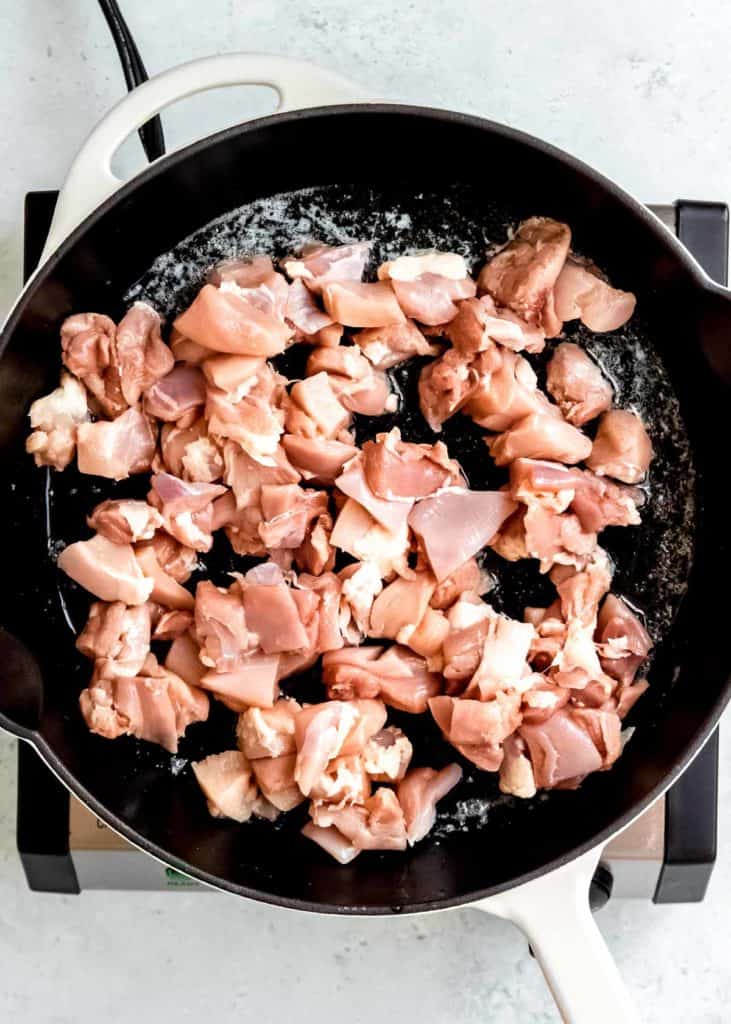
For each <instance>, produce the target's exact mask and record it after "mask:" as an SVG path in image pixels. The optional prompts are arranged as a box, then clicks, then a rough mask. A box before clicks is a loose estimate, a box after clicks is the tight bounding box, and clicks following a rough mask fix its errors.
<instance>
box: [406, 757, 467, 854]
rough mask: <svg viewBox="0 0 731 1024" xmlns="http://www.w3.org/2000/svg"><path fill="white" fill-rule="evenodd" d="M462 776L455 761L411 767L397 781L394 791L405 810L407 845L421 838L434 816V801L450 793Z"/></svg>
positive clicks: (435, 804)
mask: <svg viewBox="0 0 731 1024" xmlns="http://www.w3.org/2000/svg"><path fill="white" fill-rule="evenodd" d="M461 778H462V769H461V768H460V766H459V765H458V764H450V765H447V767H446V768H442V770H441V771H436V770H435V769H434V768H412V769H411V771H410V772H409V773H408V775H407V776H406V778H405V779H403V780H402V781H401V782H399V784H398V789H397V790H396V795H397V796H398V801H399V803H400V804H401V809H402V810H403V812H404V820H405V822H406V835H407V838H408V841H409V845H411V846H413V844H414V843H418V842H420V840H422V839H423V838H424V837H425V836H426V834H427V833H428V832H429V831H430V830H431V828H432V826H433V825H434V822H435V821H436V819H437V804H438V803H439V801H440V800H442V799H443V798H444V797H445V796H446V795H447V794H448V793H450V792H451V791H452V790H453V789H454V787H455V786H456V785H457V783H458V782H459V781H460V779H461Z"/></svg>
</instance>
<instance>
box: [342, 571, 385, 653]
mask: <svg viewBox="0 0 731 1024" xmlns="http://www.w3.org/2000/svg"><path fill="white" fill-rule="evenodd" d="M339 576H340V580H341V591H340V618H339V623H340V631H341V633H342V635H343V637H344V639H345V640H346V641H347V643H349V644H353V645H354V646H357V645H358V644H359V643H360V642H361V640H362V639H363V637H364V636H365V635H366V633H367V632H368V629H369V626H370V619H371V608H372V607H373V602H374V600H375V599H376V597H377V596H378V594H380V593H381V590H382V589H383V583H382V582H381V571H380V569H379V567H378V566H377V565H376V564H375V563H374V562H354V563H353V564H352V565H347V566H346V567H345V568H344V569H341V571H340V573H339Z"/></svg>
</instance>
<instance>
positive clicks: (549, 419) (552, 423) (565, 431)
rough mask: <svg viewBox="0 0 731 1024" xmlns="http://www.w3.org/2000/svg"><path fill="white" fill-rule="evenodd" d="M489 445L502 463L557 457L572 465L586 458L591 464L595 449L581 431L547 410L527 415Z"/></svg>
mask: <svg viewBox="0 0 731 1024" xmlns="http://www.w3.org/2000/svg"><path fill="white" fill-rule="evenodd" d="M486 444H487V446H488V448H489V449H490V454H491V455H492V457H493V459H494V460H495V462H496V464H497V465H498V466H506V465H507V464H508V463H509V462H513V460H514V459H520V458H528V459H554V460H555V461H556V462H566V463H567V464H569V465H571V464H573V463H575V462H581V461H582V460H584V459H586V460H587V463H588V462H589V459H588V456H589V455H590V454H591V451H592V444H591V441H590V440H589V438H588V437H587V436H586V435H585V434H582V433H581V431H580V430H578V429H577V428H576V427H572V426H571V424H570V423H566V422H565V420H563V419H560V418H556V417H554V416H549V415H546V414H544V413H533V414H531V415H530V416H525V417H524V418H523V419H522V420H518V422H517V423H514V424H513V425H512V426H511V427H510V429H509V430H508V431H507V432H506V433H504V434H499V435H498V436H497V437H494V438H490V439H488V440H487V441H486Z"/></svg>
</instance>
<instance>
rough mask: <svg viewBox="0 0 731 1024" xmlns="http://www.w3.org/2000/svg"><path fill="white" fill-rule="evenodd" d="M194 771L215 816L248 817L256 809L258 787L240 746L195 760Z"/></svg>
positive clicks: (209, 808)
mask: <svg viewBox="0 0 731 1024" xmlns="http://www.w3.org/2000/svg"><path fill="white" fill-rule="evenodd" d="M192 767H193V772H194V773H195V777H196V779H197V780H198V785H199V786H200V787H201V789H202V790H203V793H204V795H205V797H206V800H207V802H208V810H209V811H210V813H211V814H212V815H213V817H214V818H231V819H232V820H233V821H238V822H244V821H248V820H249V818H251V816H252V815H253V814H255V813H256V809H257V801H258V800H259V790H258V788H257V784H256V779H255V777H254V773H253V772H252V770H251V765H250V764H249V762H248V761H247V760H246V758H245V757H244V755H243V754H242V753H241V751H239V750H225V751H223V753H221V754H209V756H208V757H206V758H204V759H203V760H202V761H194V762H193V764H192Z"/></svg>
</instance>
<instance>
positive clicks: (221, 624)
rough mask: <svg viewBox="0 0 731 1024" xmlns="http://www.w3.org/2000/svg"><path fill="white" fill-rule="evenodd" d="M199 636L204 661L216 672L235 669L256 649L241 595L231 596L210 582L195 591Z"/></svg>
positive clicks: (203, 582)
mask: <svg viewBox="0 0 731 1024" xmlns="http://www.w3.org/2000/svg"><path fill="white" fill-rule="evenodd" d="M195 633H196V637H197V639H198V643H199V644H200V648H201V649H200V660H201V662H202V663H203V664H204V665H206V666H207V667H208V668H213V669H215V670H216V672H229V671H231V670H233V669H235V668H236V667H237V666H238V664H239V662H240V661H241V659H242V658H243V657H245V656H246V655H247V653H248V652H249V649H250V648H252V647H254V646H255V644H254V642H253V641H252V639H251V637H250V635H249V631H248V629H247V627H246V616H245V615H244V605H243V603H242V600H241V594H240V593H230V592H229V593H227V592H225V591H222V590H220V589H219V588H218V587H215V586H214V585H213V584H212V583H211V581H210V580H201V582H200V583H199V584H198V586H197V587H196V592H195Z"/></svg>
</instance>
